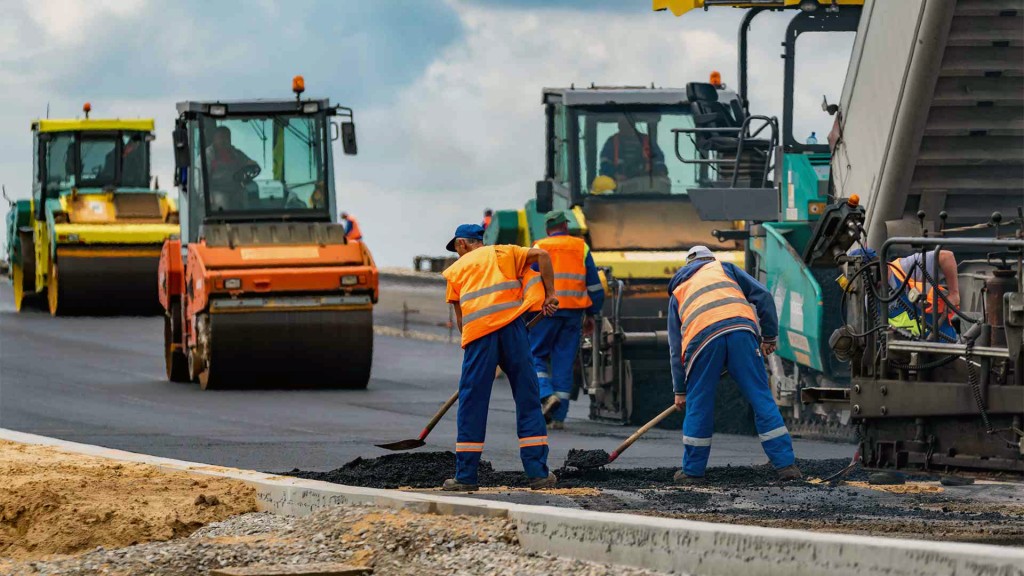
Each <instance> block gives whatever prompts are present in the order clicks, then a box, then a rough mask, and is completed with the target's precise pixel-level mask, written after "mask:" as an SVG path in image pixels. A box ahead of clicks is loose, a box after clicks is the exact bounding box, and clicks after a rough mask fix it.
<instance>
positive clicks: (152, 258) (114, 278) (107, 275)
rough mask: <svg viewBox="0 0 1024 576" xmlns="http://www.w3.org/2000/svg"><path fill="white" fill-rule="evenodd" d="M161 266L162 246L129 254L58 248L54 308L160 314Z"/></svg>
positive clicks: (59, 311) (74, 311) (72, 311)
mask: <svg viewBox="0 0 1024 576" xmlns="http://www.w3.org/2000/svg"><path fill="white" fill-rule="evenodd" d="M148 252H152V254H148ZM97 253H99V252H98V251H97ZM159 265H160V251H159V249H155V250H154V249H147V250H145V251H141V250H136V251H125V255H118V254H117V253H116V252H113V251H111V253H110V254H104V255H102V256H100V255H92V254H90V253H89V252H87V251H81V252H80V251H77V250H76V251H75V254H74V255H71V254H62V253H61V251H60V250H58V252H57V261H56V264H55V266H54V268H55V269H56V270H55V273H54V274H51V278H50V279H49V281H50V283H51V286H50V293H51V296H50V302H51V311H52V312H55V314H59V315H65V314H147V315H148V314H156V313H159V312H160V302H159V299H158V296H157V280H156V279H157V269H158V268H159Z"/></svg>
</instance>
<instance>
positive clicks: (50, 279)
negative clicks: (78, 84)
mask: <svg viewBox="0 0 1024 576" xmlns="http://www.w3.org/2000/svg"><path fill="white" fill-rule="evenodd" d="M82 109H83V111H84V112H85V118H84V119H49V118H48V119H44V120H36V121H35V122H33V123H32V145H33V150H34V154H33V170H32V194H31V197H30V198H28V199H24V200H17V201H10V200H9V201H8V202H9V203H10V204H11V209H10V211H9V213H8V215H7V250H8V254H7V256H8V261H9V262H10V264H11V273H10V277H11V280H12V282H13V284H14V306H15V308H16V309H17V310H19V311H21V310H22V309H24V307H25V306H26V304H38V305H43V303H44V302H45V303H46V306H47V307H48V308H49V310H50V313H51V314H53V315H54V316H57V315H65V314H75V313H79V314H97V313H98V314H126V313H131V314H138V313H156V312H158V311H159V310H160V307H159V304H158V299H157V290H156V286H154V283H153V278H154V277H155V275H156V272H157V265H158V263H159V259H160V250H161V246H162V245H163V243H164V241H165V240H167V239H168V238H170V237H171V236H173V235H176V234H177V233H178V208H177V203H176V202H175V201H174V199H173V198H169V197H168V196H167V193H166V192H163V191H160V190H156V189H155V188H156V186H155V185H154V186H151V185H150V183H151V178H150V167H149V165H150V162H149V144H150V142H152V141H153V139H154V134H153V129H154V122H153V120H152V119H128V120H125V119H99V118H90V117H89V112H90V111H91V109H92V107H91V105H90V104H88V103H86V104H85V106H83V108H82ZM154 184H155V179H154ZM5 197H6V193H5Z"/></svg>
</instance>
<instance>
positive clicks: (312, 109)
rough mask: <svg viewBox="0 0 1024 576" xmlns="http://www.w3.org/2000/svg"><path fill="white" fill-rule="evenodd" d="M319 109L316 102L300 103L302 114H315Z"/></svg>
mask: <svg viewBox="0 0 1024 576" xmlns="http://www.w3.org/2000/svg"><path fill="white" fill-rule="evenodd" d="M319 111H320V105H319V104H317V103H316V102H306V103H305V104H303V105H302V113H303V114H315V113H316V112H319Z"/></svg>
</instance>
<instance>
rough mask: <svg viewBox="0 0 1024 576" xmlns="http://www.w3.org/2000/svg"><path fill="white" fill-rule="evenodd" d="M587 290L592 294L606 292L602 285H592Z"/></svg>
mask: <svg viewBox="0 0 1024 576" xmlns="http://www.w3.org/2000/svg"><path fill="white" fill-rule="evenodd" d="M587 290H589V291H590V292H600V291H602V290H604V286H602V285H601V284H591V285H590V286H587Z"/></svg>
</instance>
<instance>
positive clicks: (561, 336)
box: [530, 210, 604, 430]
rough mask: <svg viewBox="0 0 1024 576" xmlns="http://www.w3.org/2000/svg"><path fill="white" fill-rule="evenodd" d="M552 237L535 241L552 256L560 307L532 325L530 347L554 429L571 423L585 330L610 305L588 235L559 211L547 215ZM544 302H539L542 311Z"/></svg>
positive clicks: (546, 221)
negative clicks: (572, 230) (577, 232)
mask: <svg viewBox="0 0 1024 576" xmlns="http://www.w3.org/2000/svg"><path fill="white" fill-rule="evenodd" d="M545 227H546V229H547V233H548V236H547V238H543V239H541V240H538V241H537V242H536V243H534V245H533V247H534V248H540V249H542V250H544V251H546V252H547V253H548V254H550V255H551V265H552V266H553V267H554V269H555V296H556V297H557V298H558V312H557V313H556V314H555V315H554V316H552V317H550V318H545V319H543V320H541V321H540V322H539V323H538V324H537V326H535V327H534V328H533V330H530V352H531V353H532V354H533V367H534V369H535V370H536V372H537V379H538V380H539V381H540V398H541V403H542V405H543V406H544V416H545V417H546V418H550V419H551V428H552V429H553V430H561V429H564V428H565V418H566V416H567V415H568V414H569V396H570V393H571V392H572V376H573V366H574V365H575V362H576V353H577V351H578V350H579V347H580V334H581V333H582V332H584V331H585V332H587V333H588V334H589V333H591V332H592V331H593V329H594V317H593V315H594V314H597V313H598V312H600V311H601V307H602V306H604V287H603V286H602V285H601V277H600V276H599V275H598V273H597V266H595V265H594V259H593V258H592V257H591V256H590V247H589V246H587V243H586V242H584V241H583V239H582V238H577V237H575V236H570V235H569V219H568V218H567V217H566V215H565V212H564V211H562V210H556V211H554V212H549V213H548V214H547V216H546V217H545ZM539 309H540V307H539V306H537V310H539Z"/></svg>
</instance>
